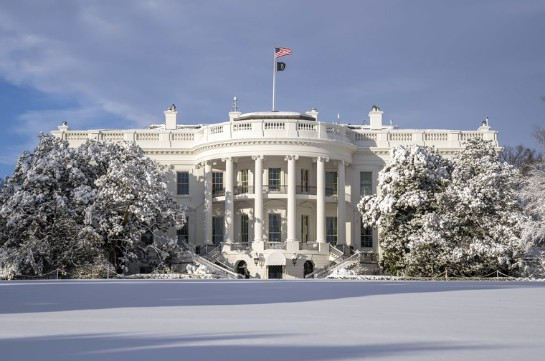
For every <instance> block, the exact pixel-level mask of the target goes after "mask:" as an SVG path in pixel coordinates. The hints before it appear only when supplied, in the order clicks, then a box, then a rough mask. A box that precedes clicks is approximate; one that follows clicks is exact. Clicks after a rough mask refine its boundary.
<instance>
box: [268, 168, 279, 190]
mask: <svg viewBox="0 0 545 361" xmlns="http://www.w3.org/2000/svg"><path fill="white" fill-rule="evenodd" d="M279 190H280V168H269V191H279Z"/></svg>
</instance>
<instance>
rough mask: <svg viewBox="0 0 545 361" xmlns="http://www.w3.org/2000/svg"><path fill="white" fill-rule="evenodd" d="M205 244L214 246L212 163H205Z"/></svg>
mask: <svg viewBox="0 0 545 361" xmlns="http://www.w3.org/2000/svg"><path fill="white" fill-rule="evenodd" d="M204 242H205V243H206V244H212V162H211V161H206V162H204Z"/></svg>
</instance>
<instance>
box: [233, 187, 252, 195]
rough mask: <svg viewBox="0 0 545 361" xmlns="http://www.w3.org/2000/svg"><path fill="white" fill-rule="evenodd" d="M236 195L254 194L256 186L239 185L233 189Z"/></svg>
mask: <svg viewBox="0 0 545 361" xmlns="http://www.w3.org/2000/svg"><path fill="white" fill-rule="evenodd" d="M233 191H234V193H235V195H239V194H253V193H254V187H251V186H237V187H235V188H234V189H233Z"/></svg>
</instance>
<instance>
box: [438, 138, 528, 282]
mask: <svg viewBox="0 0 545 361" xmlns="http://www.w3.org/2000/svg"><path fill="white" fill-rule="evenodd" d="M520 184H521V178H520V175H519V172H518V171H517V170H516V169H515V168H514V167H513V166H511V165H509V164H507V163H504V162H501V161H500V160H499V156H498V152H497V150H496V149H495V147H494V145H493V144H492V142H487V141H483V140H480V139H470V140H469V141H468V142H467V145H466V147H465V149H463V150H462V151H461V152H460V153H459V154H458V156H457V157H456V159H455V167H454V171H453V172H452V181H451V182H450V184H449V186H448V187H447V188H446V191H445V194H444V197H443V199H442V203H443V204H444V210H443V214H444V216H445V217H446V219H447V220H448V221H449V238H450V241H451V242H452V243H453V253H452V254H451V257H452V258H451V260H450V262H449V263H450V266H449V267H450V269H451V270H452V271H453V272H454V273H457V274H461V275H468V276H469V275H485V274H488V273H490V272H494V271H496V270H499V271H501V272H504V273H514V272H516V271H518V269H519V267H520V266H521V261H522V256H523V253H524V249H523V243H522V239H521V232H522V221H523V220H524V218H523V216H522V209H521V205H520V202H519V199H518V194H517V191H518V189H519V187H520Z"/></svg>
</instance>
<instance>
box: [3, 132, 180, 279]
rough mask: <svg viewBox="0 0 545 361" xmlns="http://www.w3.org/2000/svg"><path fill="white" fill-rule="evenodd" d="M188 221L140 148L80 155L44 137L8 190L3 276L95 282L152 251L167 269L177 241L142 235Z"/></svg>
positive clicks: (87, 148) (91, 147) (85, 149)
mask: <svg viewBox="0 0 545 361" xmlns="http://www.w3.org/2000/svg"><path fill="white" fill-rule="evenodd" d="M183 222H184V217H183V212H182V211H181V210H180V209H179V207H178V206H177V204H176V201H175V199H174V197H173V196H172V195H171V193H170V192H168V190H167V187H166V181H165V175H164V173H163V171H162V170H161V168H160V166H159V165H158V164H157V163H156V162H154V161H153V160H151V159H149V158H147V157H146V156H145V155H144V153H143V151H142V150H141V149H140V148H139V147H138V146H136V145H134V144H126V143H120V144H119V143H117V144H112V143H103V142H95V141H89V142H87V143H85V144H84V145H82V146H81V147H79V148H76V149H73V148H70V147H69V145H68V142H66V141H64V140H61V139H58V138H54V137H52V136H49V135H40V139H39V144H38V146H37V147H36V148H35V150H34V151H33V152H32V153H24V154H23V155H22V156H21V157H20V159H19V161H18V163H17V166H16V168H15V171H14V173H13V175H12V176H11V177H9V178H8V179H7V181H6V182H5V184H4V187H2V188H1V189H0V272H3V273H4V274H7V275H8V276H6V277H4V278H8V277H14V276H17V275H46V274H48V273H51V272H56V271H60V272H61V274H68V275H70V276H77V277H85V275H86V274H87V270H89V276H94V275H96V274H97V272H98V271H97V267H98V266H97V265H104V264H105V263H106V262H107V261H109V262H110V263H111V264H112V265H113V266H114V267H115V269H116V270H117V272H120V271H122V270H124V268H125V267H126V266H127V264H128V263H129V262H131V261H134V260H136V259H137V258H138V257H139V254H142V253H146V252H148V251H149V250H150V249H153V253H154V254H155V256H157V257H158V258H159V259H160V261H159V262H158V263H160V264H163V263H164V261H166V260H167V259H168V257H169V255H171V251H173V250H175V247H174V246H173V245H172V241H165V240H160V237H156V238H157V241H156V242H154V243H152V244H144V243H143V242H142V240H141V235H142V234H144V233H145V232H152V233H158V234H160V233H164V232H166V231H167V229H168V228H170V227H180V226H182V225H183ZM106 257H107V258H108V259H106ZM101 267H102V266H101ZM99 268H100V267H99ZM102 268H103V269H106V268H104V267H102ZM98 273H100V272H98Z"/></svg>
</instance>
